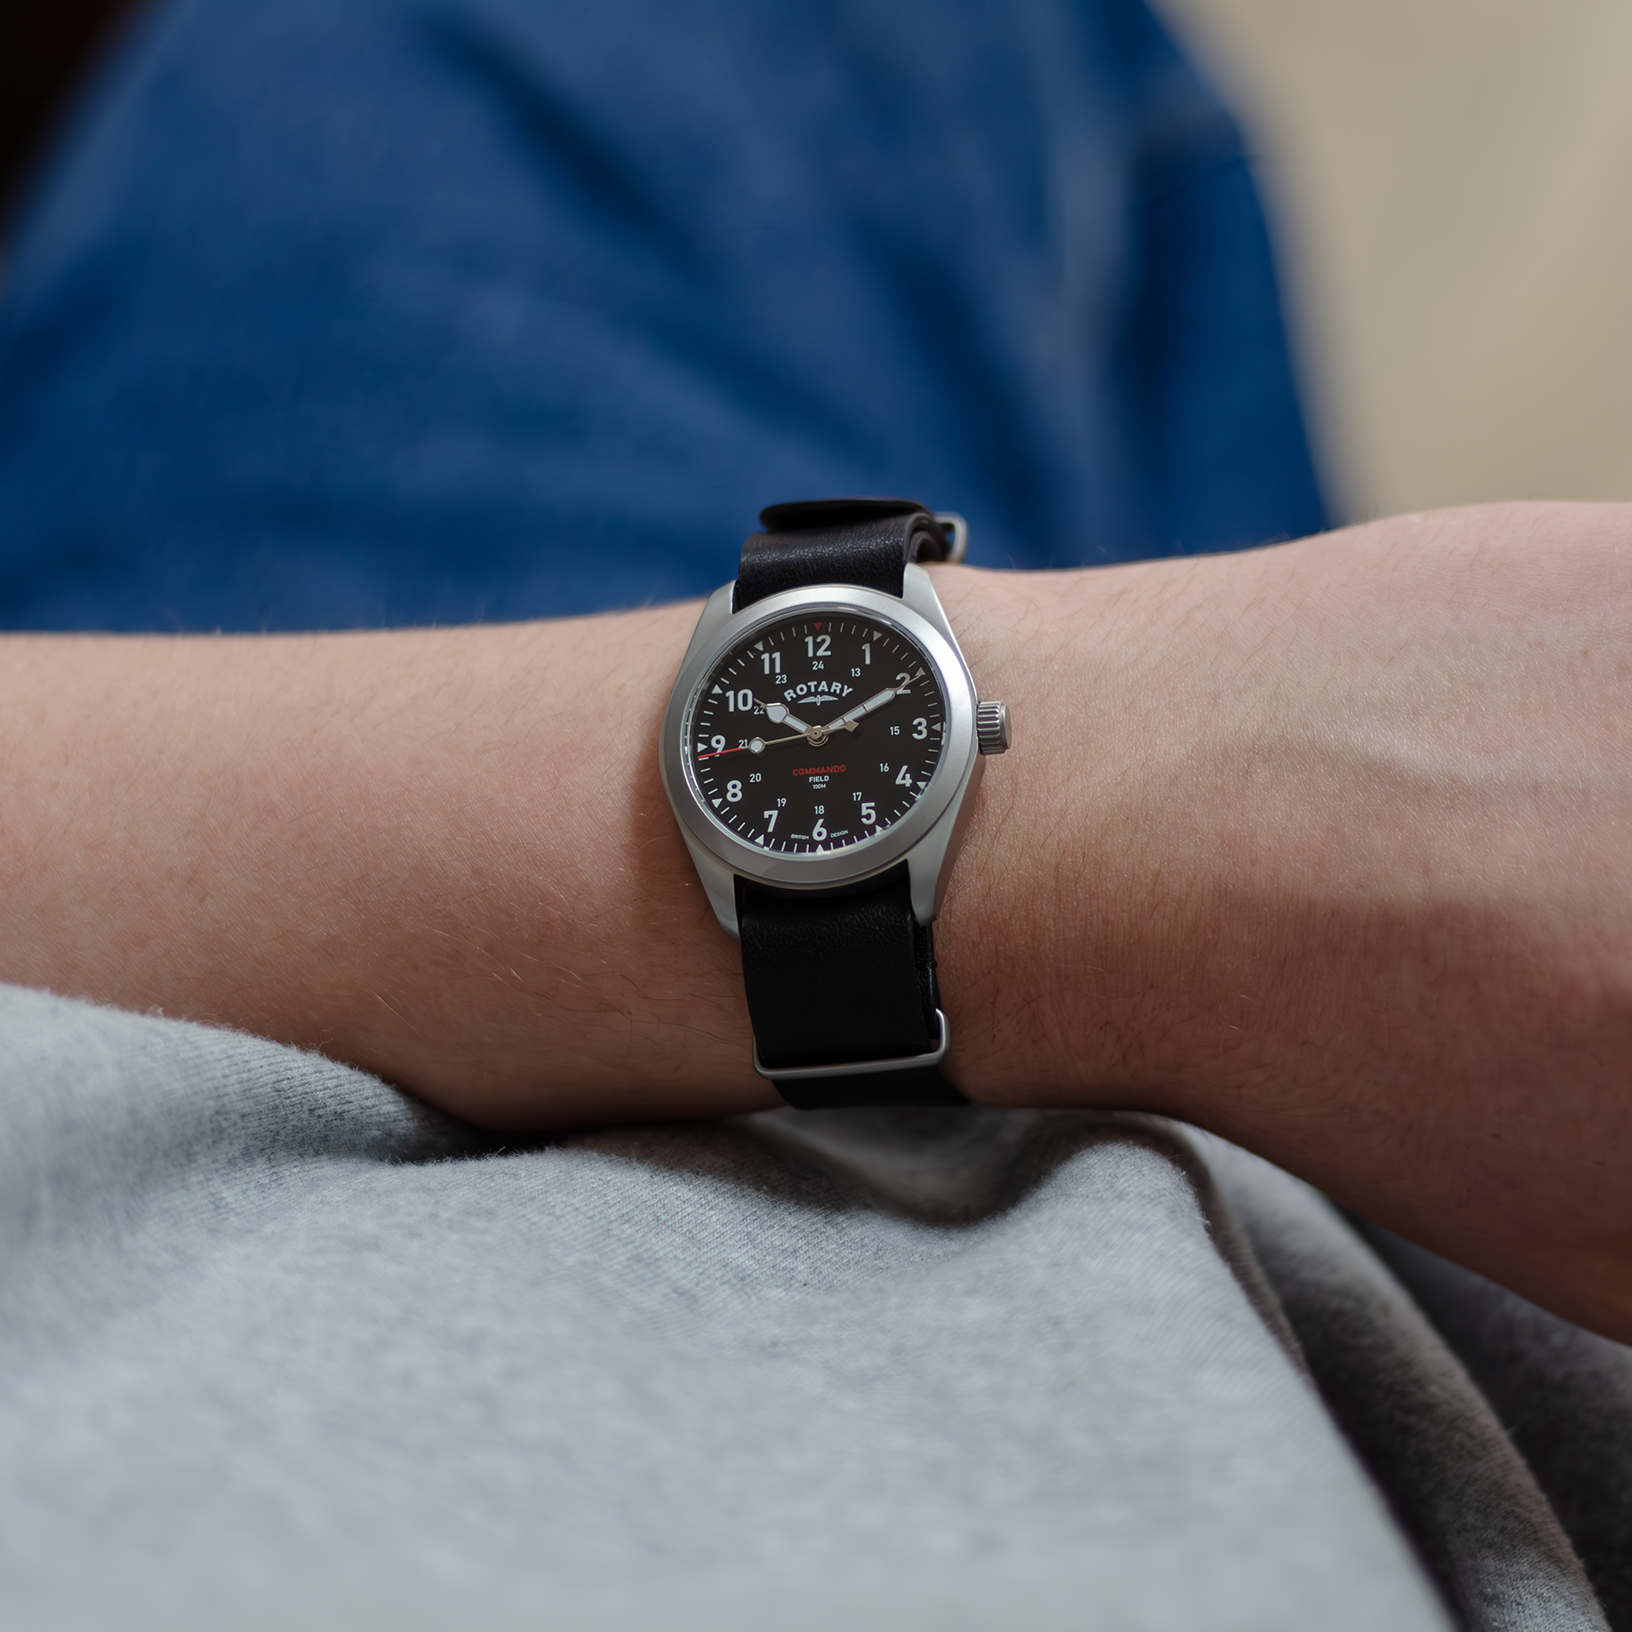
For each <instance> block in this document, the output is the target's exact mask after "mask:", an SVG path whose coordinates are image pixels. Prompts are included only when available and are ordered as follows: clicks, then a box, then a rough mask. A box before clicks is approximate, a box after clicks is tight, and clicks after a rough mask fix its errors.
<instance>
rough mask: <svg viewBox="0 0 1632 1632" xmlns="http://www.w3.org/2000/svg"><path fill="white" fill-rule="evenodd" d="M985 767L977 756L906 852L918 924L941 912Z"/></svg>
mask: <svg viewBox="0 0 1632 1632" xmlns="http://www.w3.org/2000/svg"><path fill="white" fill-rule="evenodd" d="M985 770H986V765H985V762H984V761H982V760H980V759H977V760H976V761H975V762H974V764H973V765H971V766H970V767H969V779H968V781H966V782H965V783H964V785H963V788H962V791H961V792H960V793H959V794H958V796H957V798H956V799H954V800H953V801H952V803H951V805H949V806H948V807H947V811H946V814H945V815H944V816H943V817H942V818H941V819H940V821H938V822H937V823H936V824H935V825H934V826H933V827H932V828H931V829H930V830H929V832H927V833H926V834H925V835H924V836H923V838H922V839H921V840H920V841H919V842H918V843H917V844H916V845H915V846H914V847H913V848H912V850H911V851H910V852H909V853H908V855H907V877H908V879H909V880H910V881H911V885H912V912H913V916H914V917H915V918H916V919H917V920H918V922H919V923H921V924H932V923H934V921H935V920H936V919H937V918H939V917H940V915H941V903H942V902H943V901H945V900H946V886H947V883H948V881H949V880H950V879H951V877H952V864H953V862H955V861H956V860H957V859H958V852H959V851H960V850H961V849H962V848H963V836H964V834H965V833H966V832H967V831H968V830H969V818H970V817H971V816H972V815H973V814H974V811H975V790H976V789H977V788H979V786H980V779H981V776H982V775H983V774H984V772H985Z"/></svg>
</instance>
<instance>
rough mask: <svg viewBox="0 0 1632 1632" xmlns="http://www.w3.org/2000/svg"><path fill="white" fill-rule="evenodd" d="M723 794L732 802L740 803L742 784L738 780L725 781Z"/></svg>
mask: <svg viewBox="0 0 1632 1632" xmlns="http://www.w3.org/2000/svg"><path fill="white" fill-rule="evenodd" d="M725 796H726V798H727V799H729V800H730V801H731V803H732V804H734V805H740V804H741V803H742V784H741V783H740V782H727V783H726V785H725Z"/></svg>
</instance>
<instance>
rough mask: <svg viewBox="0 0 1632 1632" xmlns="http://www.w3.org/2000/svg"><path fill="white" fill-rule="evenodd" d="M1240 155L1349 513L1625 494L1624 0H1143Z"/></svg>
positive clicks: (1629, 298) (1631, 486) (1630, 408)
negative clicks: (1248, 148)
mask: <svg viewBox="0 0 1632 1632" xmlns="http://www.w3.org/2000/svg"><path fill="white" fill-rule="evenodd" d="M1157 3H1158V6H1159V9H1160V10H1162V12H1163V13H1164V15H1165V16H1166V17H1167V19H1168V21H1169V22H1170V24H1171V25H1172V26H1173V27H1174V28H1175V30H1176V31H1177V32H1178V33H1179V34H1180V36H1181V38H1184V39H1185V40H1186V41H1187V42H1188V43H1189V44H1190V46H1191V48H1192V50H1193V51H1194V52H1195V53H1196V55H1197V56H1198V58H1200V59H1201V60H1202V61H1203V63H1204V64H1205V65H1206V66H1207V67H1209V68H1210V69H1211V70H1212V72H1213V75H1214V77H1215V79H1216V80H1217V81H1218V82H1219V83H1220V84H1221V86H1222V87H1223V88H1224V90H1225V91H1226V93H1227V94H1230V95H1231V96H1232V98H1233V100H1234V102H1235V105H1236V107H1237V109H1238V111H1239V112H1241V114H1242V115H1243V117H1244V119H1245V121H1246V123H1247V126H1248V129H1249V132H1250V133H1251V135H1252V137H1253V140H1254V142H1255V145H1256V147H1257V150H1258V152H1259V153H1260V155H1261V156H1262V160H1263V164H1262V173H1261V179H1262V180H1263V182H1264V184H1265V188H1266V192H1267V193H1268V195H1269V196H1268V200H1267V202H1268V203H1269V205H1270V209H1271V213H1272V217H1273V219H1274V224H1275V229H1276V235H1277V239H1278V242H1279V245H1280V250H1281V259H1282V264H1283V270H1284V272H1285V274H1286V276H1287V281H1288V283H1289V285H1290V287H1289V289H1288V296H1289V300H1290V303H1291V305H1292V308H1293V312H1292V315H1293V321H1294V326H1295V330H1296V333H1297V337H1298V343H1299V351H1300V360H1301V363H1302V367H1303V372H1304V376H1305V394H1306V397H1307V398H1308V400H1309V405H1310V408H1311V412H1312V416H1313V418H1314V420H1315V424H1316V434H1317V440H1318V442H1319V443H1320V445H1321V449H1322V455H1323V462H1324V465H1325V468H1326V472H1327V477H1328V485H1329V486H1330V487H1331V489H1332V490H1333V496H1334V498H1335V499H1336V500H1337V502H1338V503H1339V504H1340V505H1343V506H1344V507H1346V510H1347V513H1348V514H1349V515H1350V516H1355V517H1358V516H1365V515H1375V514H1380V513H1386V512H1390V511H1397V510H1408V509H1416V508H1419V507H1423V506H1428V505H1437V504H1456V503H1462V502H1467V501H1473V500H1480V499H1503V498H1525V497H1561V498H1594V499H1632V0H1157Z"/></svg>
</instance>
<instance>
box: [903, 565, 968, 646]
mask: <svg viewBox="0 0 1632 1632" xmlns="http://www.w3.org/2000/svg"><path fill="white" fill-rule="evenodd" d="M901 599H902V601H903V602H904V603H905V604H906V605H908V606H910V607H911V608H912V610H913V611H914V612H916V613H917V614H918V616H919V617H921V618H926V619H927V620H928V621H929V622H930V623H932V624H934V625H935V628H936V630H937V631H938V632H939V633H940V634H942V635H944V636H945V637H946V639H947V640H949V641H951V643H952V645H953V647H954V648H956V647H957V644H958V640H957V636H956V635H954V634H953V633H952V625H951V624H950V623H948V622H947V618H946V612H945V610H944V609H943V608H942V606H941V598H940V596H939V595H937V594H936V593H935V581H934V579H932V578H931V577H930V575H929V573H928V572H926V571H925V570H924V568H922V567H920V566H919V565H918V564H917V563H916V562H909V563H908V565H907V568H906V571H905V572H904V573H903V574H902V577H901ZM958 656H959V657H962V656H963V653H962V652H961V651H959V652H958Z"/></svg>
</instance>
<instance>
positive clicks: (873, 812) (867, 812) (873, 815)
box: [861, 800, 878, 827]
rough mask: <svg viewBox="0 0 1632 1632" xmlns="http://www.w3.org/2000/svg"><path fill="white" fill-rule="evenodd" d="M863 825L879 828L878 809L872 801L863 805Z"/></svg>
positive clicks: (867, 801)
mask: <svg viewBox="0 0 1632 1632" xmlns="http://www.w3.org/2000/svg"><path fill="white" fill-rule="evenodd" d="M861 824H862V826H863V827H877V826H878V807H877V806H876V805H874V804H873V802H872V801H871V800H866V801H864V802H863V804H862V807H861Z"/></svg>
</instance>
